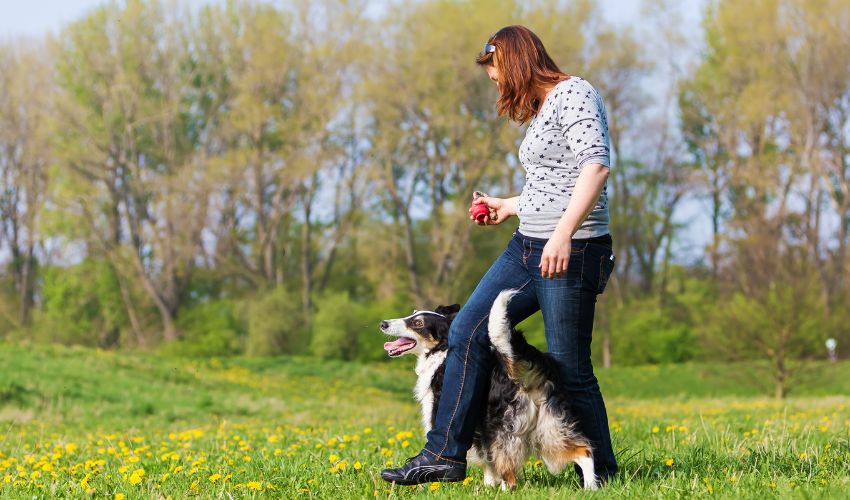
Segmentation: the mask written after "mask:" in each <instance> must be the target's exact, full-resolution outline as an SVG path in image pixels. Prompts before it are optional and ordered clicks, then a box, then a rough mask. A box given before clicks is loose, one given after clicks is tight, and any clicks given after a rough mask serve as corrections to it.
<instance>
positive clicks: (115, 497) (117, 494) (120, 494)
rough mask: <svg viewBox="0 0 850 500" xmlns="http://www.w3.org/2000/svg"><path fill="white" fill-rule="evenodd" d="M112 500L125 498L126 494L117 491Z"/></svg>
mask: <svg viewBox="0 0 850 500" xmlns="http://www.w3.org/2000/svg"><path fill="white" fill-rule="evenodd" d="M112 500H124V494H123V493H116V494H115V496H114V497H112Z"/></svg>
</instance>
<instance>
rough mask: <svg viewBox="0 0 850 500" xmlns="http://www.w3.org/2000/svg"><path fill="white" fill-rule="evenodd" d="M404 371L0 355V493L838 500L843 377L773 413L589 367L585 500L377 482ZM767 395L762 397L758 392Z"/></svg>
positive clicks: (715, 372)
mask: <svg viewBox="0 0 850 500" xmlns="http://www.w3.org/2000/svg"><path fill="white" fill-rule="evenodd" d="M411 361H412V360H409V359H402V360H394V361H393V362H389V363H380V364H371V365H360V364H355V363H337V362H321V361H317V360H313V359H309V358H278V359H265V360H247V359H237V360H215V359H214V360H208V361H189V360H179V359H172V358H161V357H158V356H155V355H152V354H126V353H112V352H102V351H94V350H88V349H74V348H62V347H36V346H22V345H15V344H0V366H2V367H3V368H2V371H0V428H2V433H0V497H3V498H6V497H12V498H18V497H20V498H23V497H27V498H33V497H43V498H48V497H49V498H53V497H62V496H65V497H79V496H84V495H86V494H87V493H88V494H91V495H92V496H95V497H107V498H159V497H163V498H164V497H173V498H182V497H187V496H194V495H198V496H201V497H220V498H229V497H231V496H232V497H254V496H256V497H265V496H271V497H293V496H303V497H306V498H309V497H319V498H374V497H386V496H398V497H410V496H428V497H435V498H455V497H459V496H471V495H476V494H477V495H485V496H487V497H495V496H500V497H503V496H510V497H512V498H513V497H516V498H549V497H552V498H565V497H593V498H609V497H634V498H645V497H684V496H721V497H733V496H734V497H743V498H771V497H776V498H786V497H799V498H812V497H836V498H845V497H847V496H848V493H847V492H848V491H850V441H848V438H850V411H848V407H850V397H848V396H847V395H848V394H850V365H848V364H847V363H839V364H835V365H829V366H827V365H822V366H820V367H819V369H818V370H815V371H813V372H812V375H811V376H809V377H808V378H807V379H805V380H804V382H803V383H802V384H801V385H800V386H799V387H797V388H796V389H795V392H794V393H792V398H790V399H789V400H788V401H786V402H785V403H782V402H777V401H775V400H773V399H771V398H767V397H762V396H759V395H758V394H759V392H760V391H762V390H765V389H764V387H765V386H764V384H761V383H760V378H758V377H756V376H752V375H748V373H749V372H748V370H747V369H746V368H745V367H743V366H704V365H679V366H666V367H640V368H618V369H611V370H607V371H600V373H599V377H600V383H601V385H602V389H603V392H604V393H605V395H606V401H607V403H608V408H609V412H610V418H611V428H612V433H613V438H614V444H615V449H616V451H617V454H618V459H619V461H620V464H621V474H620V475H619V476H618V477H617V479H616V480H615V481H613V482H612V483H611V484H609V485H607V486H606V487H605V488H604V489H602V490H600V491H598V492H583V491H582V490H580V489H579V487H578V482H577V480H576V477H575V474H574V473H573V472H572V471H567V472H566V473H564V474H562V475H561V476H559V477H553V476H551V475H549V474H548V473H547V472H545V468H543V467H542V466H541V464H540V462H538V461H536V459H532V460H531V461H529V463H528V464H527V466H526V468H525V479H524V480H523V481H522V482H521V484H520V486H519V488H518V489H517V490H516V491H515V492H513V493H502V492H498V491H495V490H491V489H489V488H487V487H485V486H484V485H483V483H482V479H481V471H480V470H479V469H477V468H472V469H471V474H470V478H468V479H467V481H466V482H465V483H464V484H460V483H457V484H440V485H438V484H432V485H423V486H418V487H391V486H390V485H388V484H386V483H384V482H383V481H382V480H381V479H380V478H379V477H378V473H379V471H380V469H381V468H382V467H384V466H385V465H386V464H400V463H403V462H404V460H405V459H406V458H407V457H409V456H411V455H414V454H415V453H416V452H417V451H418V449H419V447H420V446H421V445H422V444H423V438H422V435H421V429H420V428H419V426H418V423H417V408H416V405H415V404H414V402H413V400H412V395H411V389H412V385H413V380H414V378H413V372H412V364H411ZM767 391H768V392H769V389H767Z"/></svg>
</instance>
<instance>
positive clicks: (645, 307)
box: [609, 298, 699, 365]
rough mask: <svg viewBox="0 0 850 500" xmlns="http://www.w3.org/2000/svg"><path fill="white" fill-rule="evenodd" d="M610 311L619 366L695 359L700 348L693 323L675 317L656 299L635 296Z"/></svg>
mask: <svg viewBox="0 0 850 500" xmlns="http://www.w3.org/2000/svg"><path fill="white" fill-rule="evenodd" d="M609 314H611V315H612V317H611V324H612V330H613V332H614V339H613V354H612V357H613V359H614V362H615V363H616V364H618V365H639V364H646V363H681V362H684V361H689V360H691V359H693V357H694V355H695V353H696V352H697V348H698V347H699V346H698V342H697V340H696V339H695V337H694V335H693V329H692V327H691V325H690V324H689V322H688V321H687V320H686V319H682V318H675V317H674V315H673V314H671V312H670V310H669V308H662V307H660V306H659V304H658V300H657V299H656V298H649V299H634V300H632V301H630V302H628V303H627V304H626V305H625V306H624V307H621V308H618V309H613V308H612V309H610V310H609Z"/></svg>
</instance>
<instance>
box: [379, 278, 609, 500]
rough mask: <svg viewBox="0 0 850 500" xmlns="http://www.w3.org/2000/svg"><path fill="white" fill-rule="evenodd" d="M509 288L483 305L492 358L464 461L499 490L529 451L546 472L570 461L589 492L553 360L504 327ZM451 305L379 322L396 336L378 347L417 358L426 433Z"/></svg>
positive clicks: (587, 457)
mask: <svg viewBox="0 0 850 500" xmlns="http://www.w3.org/2000/svg"><path fill="white" fill-rule="evenodd" d="M516 293H517V291H516V290H505V291H503V292H501V293H500V294H499V296H498V297H497V298H496V301H495V302H494V303H493V306H492V308H491V310H490V317H489V323H488V327H489V335H490V342H491V344H492V345H493V348H494V350H495V351H496V353H497V357H498V359H499V362H498V363H496V368H495V369H494V370H493V374H492V376H491V378H490V392H489V395H488V400H487V410H486V416H485V418H484V420H483V421H482V422H481V423H480V424H479V425H478V428H477V429H476V431H475V439H474V443H473V446H472V449H470V451H469V454H468V455H467V460H468V461H470V462H474V463H480V464H482V465H483V467H484V483H485V484H487V485H488V486H496V485H500V486H501V488H502V489H507V488H511V489H513V488H514V487H515V486H516V482H517V478H518V477H519V475H520V473H521V472H522V467H523V465H524V464H525V461H526V460H527V459H528V457H529V456H530V455H536V456H538V457H540V458H541V459H542V460H543V462H544V463H545V464H546V467H547V468H548V469H549V471H550V472H551V473H552V474H558V473H560V472H561V471H562V470H563V469H564V467H565V466H566V465H567V464H570V463H575V464H577V465H578V466H579V467H580V468H581V471H582V475H583V476H584V487H585V488H588V489H595V488H596V476H595V474H594V471H593V455H592V450H591V446H590V443H589V442H588V440H587V439H586V438H585V437H584V436H582V435H581V434H580V433H579V432H578V431H577V430H576V428H575V421H574V420H573V418H572V416H571V414H570V405H569V401H568V400H567V399H566V397H565V395H564V394H565V393H564V391H562V390H560V389H559V386H558V382H557V375H556V374H557V370H556V369H555V365H554V361H553V360H552V359H551V358H550V357H549V355H548V354H544V353H542V352H540V351H539V350H538V349H537V348H535V347H534V346H532V345H530V344H528V342H526V340H525V337H524V336H523V335H522V333H521V332H520V331H519V330H516V329H512V328H511V327H510V322H509V321H508V318H507V305H508V302H509V301H510V299H511V297H513V296H514V295H515V294H516ZM459 310H460V306H459V305H458V304H454V305H451V306H439V307H437V308H436V309H435V310H433V311H417V310H414V311H413V314H411V315H409V316H405V317H404V318H397V319H388V320H384V321H381V331H383V332H384V333H385V334H387V335H391V336H394V337H398V338H397V339H396V340H394V341H392V342H387V343H385V344H384V349H385V350H386V351H387V353H388V354H389V355H390V356H391V357H398V356H401V355H403V354H407V353H411V354H415V355H416V357H417V362H416V375H417V381H416V388H415V395H416V399H417V400H418V401H419V402H420V403H421V404H422V425H423V426H424V428H425V433H426V434H427V433H428V431H429V430H430V429H431V427H432V426H433V425H434V419H435V417H436V409H437V403H438V402H439V399H440V390H441V389H442V385H443V372H444V368H445V362H446V354H447V352H448V339H449V325H450V324H451V322H452V319H454V317H455V315H457V312H458V311H459Z"/></svg>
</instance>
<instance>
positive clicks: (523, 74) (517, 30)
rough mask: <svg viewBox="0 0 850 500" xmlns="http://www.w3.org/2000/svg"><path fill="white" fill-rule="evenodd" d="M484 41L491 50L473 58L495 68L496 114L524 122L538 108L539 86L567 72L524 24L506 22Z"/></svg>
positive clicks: (564, 77)
mask: <svg viewBox="0 0 850 500" xmlns="http://www.w3.org/2000/svg"><path fill="white" fill-rule="evenodd" d="M487 43H489V44H491V45H494V46H495V47H496V50H495V52H489V53H483V52H482V53H481V54H478V58H476V60H475V62H476V63H478V64H479V65H481V66H488V65H491V66H495V67H496V68H497V69H498V70H499V100H498V101H497V102H496V109H497V110H498V112H499V116H502V115H505V114H507V115H508V117H509V118H510V119H511V120H513V121H515V122H519V123H525V122H526V121H528V120H529V119H530V118H531V117H532V116H534V115H536V114H537V111H538V110H540V105H541V104H542V103H541V102H540V97H539V89H541V88H546V87H549V86H551V85H553V84H557V83H558V82H560V81H562V80H566V79H568V78H569V77H570V75H568V74H566V73H564V72H563V71H561V70H560V69H558V65H557V64H555V61H553V60H552V58H551V57H549V53H548V52H546V48H545V47H543V42H541V41H540V38H538V37H537V35H535V34H534V32H532V31H531V30H530V29H528V28H526V27H525V26H506V27H504V28H502V29H500V30H499V31H497V32H496V34H495V35H493V36H491V37H490V39H489V40H487Z"/></svg>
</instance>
